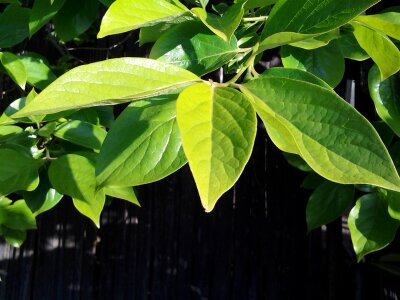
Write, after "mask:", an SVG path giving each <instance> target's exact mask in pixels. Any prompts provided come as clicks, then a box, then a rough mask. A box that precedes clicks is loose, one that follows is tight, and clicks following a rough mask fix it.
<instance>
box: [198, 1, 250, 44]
mask: <svg viewBox="0 0 400 300" xmlns="http://www.w3.org/2000/svg"><path fill="white" fill-rule="evenodd" d="M243 6H244V2H238V3H235V4H233V5H231V6H230V7H229V8H228V10H227V11H226V12H225V13H224V14H223V15H222V16H217V15H214V14H212V13H207V11H205V10H204V9H202V8H193V9H192V12H193V13H194V14H195V15H196V16H198V17H199V19H200V20H201V21H202V22H203V23H204V25H206V26H207V27H208V28H209V29H210V30H211V31H212V32H214V33H215V34H216V35H217V36H219V37H221V38H222V39H223V40H225V41H226V42H229V41H230V39H231V37H232V35H233V33H234V32H235V30H236V29H237V28H238V26H239V24H240V22H241V20H242V17H243V13H244V9H243Z"/></svg>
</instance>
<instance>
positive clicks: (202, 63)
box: [150, 21, 238, 75]
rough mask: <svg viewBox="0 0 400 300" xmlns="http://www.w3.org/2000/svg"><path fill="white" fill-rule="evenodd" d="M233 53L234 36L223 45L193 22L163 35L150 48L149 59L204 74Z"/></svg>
mask: <svg viewBox="0 0 400 300" xmlns="http://www.w3.org/2000/svg"><path fill="white" fill-rule="evenodd" d="M237 53H238V47H237V41H236V38H235V37H232V38H231V41H230V42H229V43H227V42H225V41H224V40H222V39H221V38H220V37H218V36H216V35H215V34H212V33H211V32H210V31H209V30H207V28H205V27H204V25H203V24H202V23H200V22H196V21H193V22H185V23H182V24H179V25H177V26H175V27H174V28H173V29H170V30H168V31H167V32H166V33H165V34H163V35H162V36H161V37H160V38H159V39H158V40H157V42H156V43H155V44H154V46H153V48H152V49H151V52H150V58H154V59H158V60H159V61H162V62H166V63H172V64H174V65H177V66H180V67H182V68H185V69H187V70H189V71H191V72H193V73H195V74H197V75H204V74H207V73H209V72H211V71H214V70H216V69H218V68H219V67H221V66H222V65H224V64H225V63H227V62H228V61H229V60H230V59H232V58H233V57H234V56H235V55H236V54H237Z"/></svg>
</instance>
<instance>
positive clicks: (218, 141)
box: [177, 83, 257, 212]
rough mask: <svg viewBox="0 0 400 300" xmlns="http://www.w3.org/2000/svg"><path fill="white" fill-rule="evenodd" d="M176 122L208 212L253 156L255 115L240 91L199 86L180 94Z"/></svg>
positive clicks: (205, 85) (206, 85)
mask: <svg viewBox="0 0 400 300" xmlns="http://www.w3.org/2000/svg"><path fill="white" fill-rule="evenodd" d="M177 120H178V125H179V128H180V131H181V135H182V144H183V148H184V151H185V154H186V157H187V159H188V161H189V166H190V169H191V171H192V173H193V176H194V179H195V181H196V185H197V189H198V191H199V194H200V199H201V202H202V204H203V207H204V208H205V210H206V211H207V212H209V211H211V210H212V209H213V208H214V206H215V204H216V202H217V200H218V198H219V197H221V195H222V194H223V193H225V192H226V191H227V190H228V189H230V188H231V187H232V186H233V184H234V183H235V182H236V180H237V179H238V177H239V176H240V174H241V173H242V171H243V169H244V166H245V165H246V163H247V161H248V159H249V157H250V153H251V150H252V148H253V144H254V138H255V133H256V124H257V122H256V117H255V112H254V110H253V107H252V106H251V104H250V103H249V102H248V101H247V100H246V98H245V97H244V96H243V95H242V94H241V93H239V92H238V91H236V90H234V89H231V88H220V87H215V86H212V85H208V84H205V83H200V84H196V85H193V86H191V87H188V88H186V89H185V90H184V91H183V92H182V93H181V94H180V95H179V98H178V102H177Z"/></svg>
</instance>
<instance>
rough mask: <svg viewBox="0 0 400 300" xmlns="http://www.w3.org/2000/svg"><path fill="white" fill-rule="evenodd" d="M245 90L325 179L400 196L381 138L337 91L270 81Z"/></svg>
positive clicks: (288, 80)
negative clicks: (387, 191)
mask: <svg viewBox="0 0 400 300" xmlns="http://www.w3.org/2000/svg"><path fill="white" fill-rule="evenodd" d="M241 90H242V91H243V92H244V93H245V94H246V95H247V96H248V97H249V99H250V100H251V101H252V102H253V104H254V107H255V109H256V111H257V113H259V114H261V116H262V115H263V114H266V115H270V116H272V117H273V118H274V119H276V120H277V121H278V122H280V124H281V127H282V128H285V132H284V134H286V135H288V134H290V135H291V137H292V145H293V147H294V146H297V150H298V154H300V155H301V157H302V158H303V159H304V160H305V161H306V162H307V163H308V165H309V166H310V167H311V168H313V170H314V171H315V172H317V173H318V174H320V175H321V176H323V177H325V178H327V179H329V180H331V181H334V182H338V183H344V184H350V183H353V184H373V185H377V186H381V187H385V188H388V189H392V190H396V191H400V178H399V176H398V174H397V172H396V169H395V167H394V164H393V162H392V160H391V158H390V156H389V153H388V151H387V150H386V148H385V146H384V145H383V143H382V141H381V139H380V138H379V135H378V134H377V133H376V131H375V129H374V128H373V126H372V125H371V124H370V123H369V122H368V121H367V120H366V119H365V118H364V117H363V116H362V115H361V114H359V113H358V112H357V111H356V110H355V109H354V108H353V107H352V106H351V105H350V104H348V103H347V102H346V101H344V100H343V99H342V98H340V97H339V96H338V95H337V94H335V93H334V91H333V90H331V89H327V88H323V87H320V86H318V85H315V84H312V83H309V82H304V81H299V80H296V79H291V78H284V77H267V76H265V77H264V76H262V77H259V78H258V79H255V80H252V81H250V82H248V83H246V84H244V85H243V86H241ZM279 129H280V128H278V130H279Z"/></svg>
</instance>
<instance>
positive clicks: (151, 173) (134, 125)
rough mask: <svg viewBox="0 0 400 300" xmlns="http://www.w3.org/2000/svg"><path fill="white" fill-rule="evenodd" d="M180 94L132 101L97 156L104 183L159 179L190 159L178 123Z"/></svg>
mask: <svg viewBox="0 0 400 300" xmlns="http://www.w3.org/2000/svg"><path fill="white" fill-rule="evenodd" d="M176 97H177V96H176V95H168V96H160V97H158V98H153V99H149V100H144V101H138V102H135V103H132V104H130V105H129V106H128V107H127V108H126V109H125V110H124V111H123V112H122V114H121V115H120V116H119V117H118V119H117V120H116V121H115V123H114V125H113V127H112V128H111V130H110V132H109V133H108V135H107V138H106V140H105V141H104V144H103V147H102V149H101V151H100V154H99V157H98V159H97V165H96V174H97V181H98V184H99V185H102V186H108V185H111V186H137V185H142V184H145V183H149V182H153V181H157V180H159V179H161V178H164V177H166V176H168V175H169V174H171V173H173V172H175V171H176V170H178V169H179V168H180V167H182V166H183V165H184V164H185V163H186V158H185V155H184V153H183V149H182V142H181V138H180V134H179V129H178V125H177V123H176V109H175V105H176V101H175V100H176Z"/></svg>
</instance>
